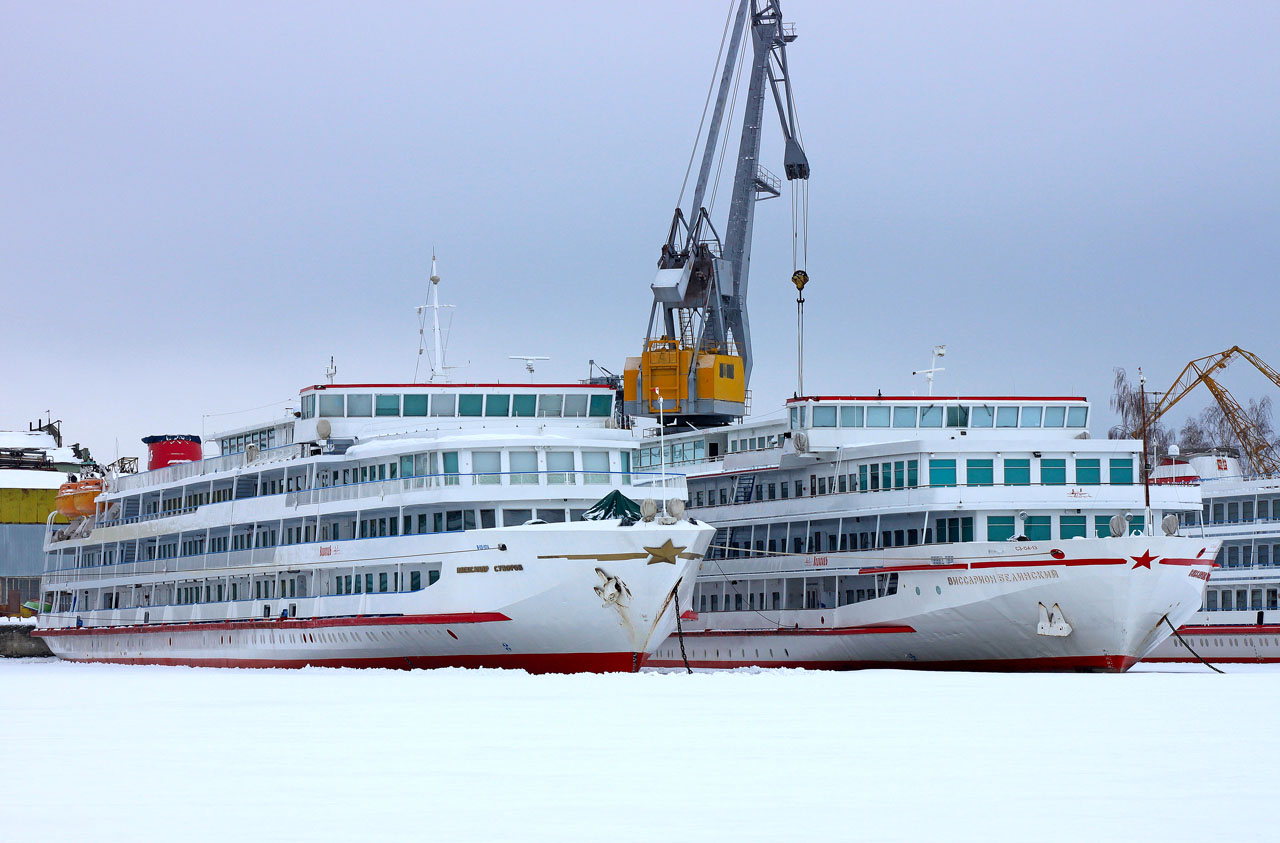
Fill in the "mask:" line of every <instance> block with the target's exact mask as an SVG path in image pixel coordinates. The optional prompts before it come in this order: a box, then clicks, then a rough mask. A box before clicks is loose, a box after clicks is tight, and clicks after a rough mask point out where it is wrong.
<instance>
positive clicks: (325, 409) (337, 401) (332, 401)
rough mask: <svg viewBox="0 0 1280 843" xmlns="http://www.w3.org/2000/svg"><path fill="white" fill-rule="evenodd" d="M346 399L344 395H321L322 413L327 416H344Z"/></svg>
mask: <svg viewBox="0 0 1280 843" xmlns="http://www.w3.org/2000/svg"><path fill="white" fill-rule="evenodd" d="M345 399H346V396H344V395H329V394H324V395H321V396H320V415H321V416H322V417H325V418H342V416H343V403H344V401H345Z"/></svg>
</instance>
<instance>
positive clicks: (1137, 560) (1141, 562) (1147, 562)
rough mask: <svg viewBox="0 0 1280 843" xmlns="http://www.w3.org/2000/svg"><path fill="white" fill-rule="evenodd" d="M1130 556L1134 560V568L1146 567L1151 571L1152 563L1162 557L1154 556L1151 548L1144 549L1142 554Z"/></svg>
mask: <svg viewBox="0 0 1280 843" xmlns="http://www.w3.org/2000/svg"><path fill="white" fill-rule="evenodd" d="M1129 558H1130V559H1132V560H1133V567H1134V568H1146V569H1147V570H1148V571H1150V570H1151V563H1152V562H1154V561H1156V560H1157V559H1159V558H1160V557H1159V556H1152V555H1151V551H1150V550H1144V551H1142V555H1141V556H1130V557H1129Z"/></svg>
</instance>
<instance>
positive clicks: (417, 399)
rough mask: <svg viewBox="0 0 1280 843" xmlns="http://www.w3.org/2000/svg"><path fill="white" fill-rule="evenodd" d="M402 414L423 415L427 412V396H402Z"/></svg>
mask: <svg viewBox="0 0 1280 843" xmlns="http://www.w3.org/2000/svg"><path fill="white" fill-rule="evenodd" d="M404 414H405V415H406V416H425V415H426V414H427V396H425V395H406V396H405V397H404Z"/></svg>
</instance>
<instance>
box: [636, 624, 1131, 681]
mask: <svg viewBox="0 0 1280 843" xmlns="http://www.w3.org/2000/svg"><path fill="white" fill-rule="evenodd" d="M687 634H688V633H686V635H687ZM1137 661H1138V660H1137V659H1136V658H1134V657H1132V656H1064V657H1059V658H1039V659H978V660H970V661H940V662H928V661H920V662H911V661H900V662H898V661H894V662H887V661H809V662H806V661H770V660H761V659H756V660H754V661H751V660H742V661H709V660H701V659H690V660H689V664H690V665H691V666H692V667H702V668H718V669H728V668H737V667H798V668H805V669H808V670H868V669H890V670H921V669H923V670H975V671H988V672H996V673H1009V672H1016V673H1022V672H1055V671H1105V672H1109V673H1123V672H1124V671H1126V670H1128V669H1129V668H1131V667H1133V665H1134V664H1136V663H1137ZM645 666H646V667H684V663H683V662H681V661H672V660H670V659H650V660H649V661H647V662H646V663H645Z"/></svg>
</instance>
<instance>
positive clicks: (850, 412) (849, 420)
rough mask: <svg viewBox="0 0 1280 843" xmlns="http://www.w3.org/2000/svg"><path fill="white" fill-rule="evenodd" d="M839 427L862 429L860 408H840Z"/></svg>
mask: <svg viewBox="0 0 1280 843" xmlns="http://www.w3.org/2000/svg"><path fill="white" fill-rule="evenodd" d="M840 426H841V427H862V408H861V407H841V408H840Z"/></svg>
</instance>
